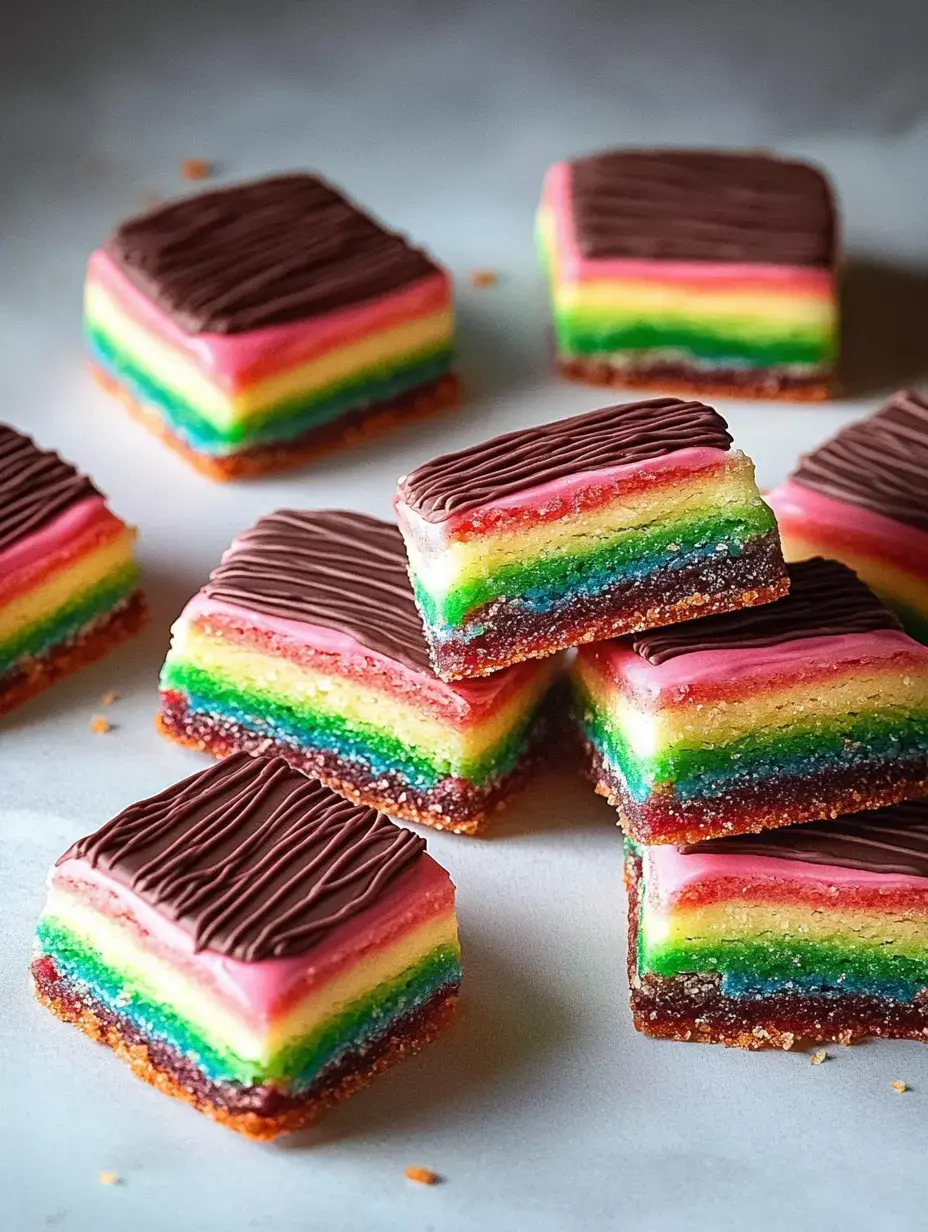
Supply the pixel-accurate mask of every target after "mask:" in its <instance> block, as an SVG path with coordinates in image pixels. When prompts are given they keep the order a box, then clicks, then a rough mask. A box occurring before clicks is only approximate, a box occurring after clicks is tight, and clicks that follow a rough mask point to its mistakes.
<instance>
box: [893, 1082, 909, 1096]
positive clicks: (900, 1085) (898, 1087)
mask: <svg viewBox="0 0 928 1232" xmlns="http://www.w3.org/2000/svg"><path fill="white" fill-rule="evenodd" d="M889 1085H890V1086H891V1087H892V1089H893V1090H894V1091H898V1092H899V1093H900V1094H901V1093H902V1092H903V1091H907V1090H908V1089H909V1088H908V1087H907V1086H906V1084H905V1083H904V1082H891V1083H890V1084H889Z"/></svg>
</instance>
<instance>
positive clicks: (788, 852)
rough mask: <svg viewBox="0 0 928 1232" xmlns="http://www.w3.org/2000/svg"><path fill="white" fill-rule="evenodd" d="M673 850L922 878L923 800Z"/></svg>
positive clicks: (927, 825)
mask: <svg viewBox="0 0 928 1232" xmlns="http://www.w3.org/2000/svg"><path fill="white" fill-rule="evenodd" d="M677 850H678V851H681V852H682V853H683V854H684V855H715V854H718V855H744V856H772V857H773V858H774V859H777V860H804V861H805V862H806V863H807V864H830V865H832V866H833V867H837V868H856V869H860V870H861V871H862V872H869V873H901V874H904V875H906V876H910V877H928V801H926V800H909V801H907V802H906V803H904V804H891V805H889V806H888V807H886V808H882V809H874V810H873V811H872V812H869V813H853V814H851V815H850V816H845V817H837V818H835V820H834V821H818V822H811V823H806V824H803V825H801V826H781V827H780V828H779V829H776V830H767V831H765V832H764V833H763V834H738V835H732V836H731V837H729V838H713V839H707V840H706V841H705V842H702V843H690V844H687V845H685V846H682V847H678V848H677Z"/></svg>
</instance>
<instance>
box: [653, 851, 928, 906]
mask: <svg viewBox="0 0 928 1232" xmlns="http://www.w3.org/2000/svg"><path fill="white" fill-rule="evenodd" d="M645 859H646V860H647V869H648V872H647V883H648V896H649V901H650V902H653V903H654V904H655V905H656V906H658V907H663V908H665V909H669V908H672V907H673V906H674V904H675V903H676V901H677V900H678V899H679V898H680V896H681V895H682V894H684V893H685V892H686V891H687V890H689V889H691V888H692V887H694V886H698V885H702V884H705V883H706V882H707V881H713V880H716V879H726V880H728V879H731V880H739V881H742V882H744V883H745V884H746V883H747V882H750V881H753V882H757V881H778V882H783V881H792V882H798V883H801V884H807V885H818V886H820V885H822V884H823V883H824V884H827V885H828V886H834V887H835V888H836V889H838V890H870V891H877V892H880V891H884V892H885V891H887V890H915V891H917V892H920V893H921V894H923V895H924V896H925V899H926V902H928V880H926V879H925V878H924V877H912V876H907V875H905V874H903V873H873V872H868V871H867V870H866V869H854V868H840V867H839V866H837V865H833V864H807V863H806V862H805V861H804V860H777V859H775V858H773V857H772V856H746V855H730V856H726V855H721V854H718V853H714V852H713V853H711V854H710V853H706V854H704V855H683V853H682V852H680V851H678V850H677V849H676V847H674V846H672V845H670V844H665V845H662V846H659V847H648V848H647V849H646V851H645Z"/></svg>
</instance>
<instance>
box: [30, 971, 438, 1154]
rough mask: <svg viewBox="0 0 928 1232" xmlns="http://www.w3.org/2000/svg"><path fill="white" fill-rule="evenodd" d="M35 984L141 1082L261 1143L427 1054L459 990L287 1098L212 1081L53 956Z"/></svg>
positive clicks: (51, 1005)
mask: <svg viewBox="0 0 928 1232" xmlns="http://www.w3.org/2000/svg"><path fill="white" fill-rule="evenodd" d="M32 978H33V982H34V987H35V994H36V997H37V999H38V1000H39V1001H40V1002H41V1003H42V1004H43V1005H44V1006H45V1007H46V1008H47V1009H49V1010H51V1012H52V1013H53V1014H55V1015H56V1016H57V1017H58V1018H60V1019H61V1020H62V1021H63V1022H67V1023H71V1024H73V1025H74V1026H76V1027H79V1028H80V1030H81V1031H83V1032H84V1034H85V1035H88V1036H89V1037H90V1038H91V1039H92V1040H95V1041H96V1042H97V1043H100V1044H105V1045H106V1046H107V1047H109V1048H112V1050H113V1051H114V1052H115V1053H116V1055H117V1056H118V1057H119V1058H120V1060H121V1061H124V1062H125V1063H126V1064H127V1065H128V1066H129V1067H130V1069H131V1070H132V1072H133V1073H134V1074H135V1075H136V1077H138V1078H141V1079H142V1080H143V1081H144V1082H147V1083H150V1084H151V1085H152V1086H154V1087H156V1088H157V1089H158V1090H159V1091H161V1092H162V1093H163V1094H165V1095H171V1096H173V1097H174V1098H175V1099H180V1100H183V1101H184V1102H185V1103H188V1104H190V1105H191V1106H192V1107H194V1108H196V1109H197V1111H198V1112H202V1113H204V1114H205V1115H206V1116H208V1117H210V1118H212V1119H213V1120H214V1121H218V1122H219V1123H220V1124H221V1125H225V1126H226V1127H227V1128H229V1129H234V1130H236V1131H237V1132H238V1133H241V1134H244V1135H245V1137H247V1138H252V1139H255V1140H257V1141H270V1140H271V1139H273V1138H276V1137H278V1136H279V1135H280V1134H284V1133H290V1132H292V1131H293V1130H297V1129H302V1128H303V1127H304V1126H307V1125H310V1124H312V1123H313V1122H314V1121H315V1120H316V1119H317V1118H318V1117H319V1116H320V1114H321V1113H323V1112H324V1111H325V1110H326V1109H327V1108H329V1107H331V1106H332V1105H333V1104H336V1103H339V1102H340V1101H341V1100H343V1099H345V1098H347V1097H348V1096H349V1095H352V1094H354V1092H355V1091H358V1090H360V1089H361V1088H362V1087H365V1086H367V1085H368V1083H369V1082H371V1081H372V1080H373V1079H374V1078H375V1077H376V1076H377V1075H378V1074H380V1073H382V1072H383V1071H384V1070H386V1069H389V1068H390V1067H391V1066H393V1065H395V1064H396V1063H397V1062H399V1061H402V1060H403V1059H405V1058H406V1057H409V1056H412V1055H413V1054H415V1053H416V1052H418V1051H419V1050H420V1049H421V1048H424V1047H425V1045H426V1044H429V1043H431V1041H432V1040H433V1039H434V1038H435V1037H436V1036H437V1035H438V1034H439V1033H440V1032H441V1031H442V1030H443V1029H444V1028H445V1027H446V1026H448V1025H449V1024H450V1022H451V1019H452V1016H453V1013H454V1008H455V1004H456V1002H457V988H444V989H441V990H440V991H439V992H438V993H437V994H436V995H435V996H434V997H433V998H432V1000H431V1001H430V1002H429V1003H428V1004H427V1005H424V1006H421V1007H420V1008H419V1009H417V1010H415V1011H414V1012H413V1013H411V1014H407V1015H406V1017H404V1018H402V1019H400V1020H399V1021H397V1022H395V1023H394V1024H393V1026H392V1027H391V1029H390V1031H389V1033H388V1034H387V1035H385V1036H383V1037H381V1038H380V1039H378V1040H376V1041H374V1042H373V1043H372V1044H370V1045H367V1046H365V1048H364V1050H363V1051H361V1052H355V1053H351V1054H349V1055H348V1056H346V1057H343V1058H342V1060H341V1061H339V1062H338V1064H336V1065H333V1066H330V1067H329V1068H328V1069H327V1070H326V1071H325V1073H324V1074H323V1076H322V1077H321V1078H320V1080H319V1081H318V1082H316V1083H315V1084H314V1085H313V1086H312V1087H310V1088H309V1089H308V1090H306V1091H305V1092H302V1093H301V1094H299V1095H289V1094H287V1093H286V1092H285V1091H281V1090H280V1089H278V1088H276V1087H274V1086H271V1085H263V1086H255V1087H242V1086H240V1085H238V1084H235V1083H215V1082H211V1081H210V1080H209V1079H208V1078H207V1077H206V1076H205V1075H204V1074H203V1073H202V1072H201V1071H200V1070H199V1069H197V1067H196V1066H195V1065H194V1063H193V1062H192V1061H191V1060H190V1059H189V1058H188V1057H186V1056H183V1055H181V1054H180V1053H178V1052H175V1050H174V1049H172V1048H169V1047H168V1046H167V1045H165V1044H163V1043H159V1042H158V1041H155V1040H148V1039H147V1038H146V1037H145V1036H144V1035H143V1034H142V1033H141V1032H140V1031H139V1030H138V1028H137V1027H135V1026H134V1025H133V1024H131V1023H129V1022H127V1021H126V1020H124V1019H121V1018H119V1017H117V1016H116V1015H115V1014H114V1013H112V1011H111V1010H109V1009H108V1008H106V1007H105V1006H103V1005H100V1004H99V1003H98V1002H95V1001H91V1000H89V999H88V998H87V997H85V996H84V995H83V993H80V992H78V991H77V990H75V989H74V987H73V986H72V985H71V984H70V983H69V981H68V980H67V979H66V978H64V977H63V976H61V975H60V974H59V972H58V971H57V969H56V967H55V964H54V963H53V962H52V960H51V959H50V958H48V957H43V958H39V959H36V961H35V962H34V963H33V964H32Z"/></svg>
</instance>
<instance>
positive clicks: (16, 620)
mask: <svg viewBox="0 0 928 1232" xmlns="http://www.w3.org/2000/svg"><path fill="white" fill-rule="evenodd" d="M135 536H136V532H135V530H134V529H133V528H132V527H128V526H127V527H124V529H123V530H122V532H121V533H120V534H119V535H117V536H116V537H115V538H113V539H109V540H107V541H106V542H105V543H104V544H102V545H101V546H100V547H99V548H95V549H94V550H92V551H90V552H87V553H86V554H85V555H83V556H80V557H79V558H78V559H77V560H76V561H74V563H73V564H70V565H66V566H65V567H64V568H62V569H59V570H57V572H55V573H53V574H51V575H50V576H49V577H47V578H45V579H44V581H41V582H40V583H39V584H38V585H37V586H35V587H33V589H32V590H27V591H26V592H25V593H24V594H21V595H17V597H16V598H15V599H11V600H10V602H9V603H6V604H4V605H3V606H2V607H0V645H2V644H3V643H4V642H6V641H7V640H10V639H12V638H13V637H14V636H15V635H16V634H18V633H20V632H22V631H23V630H25V629H30V628H32V626H33V625H35V624H38V623H39V621H42V620H48V618H49V617H50V616H52V615H54V613H55V612H57V611H59V610H60V609H61V608H63V607H65V606H66V605H67V604H68V603H70V602H71V600H72V599H75V598H76V597H77V596H78V595H82V594H84V593H85V592H86V591H88V590H91V589H93V587H94V586H96V585H98V584H99V583H100V582H102V581H103V580H104V578H106V577H108V576H109V575H110V574H111V573H114V572H115V571H116V570H117V569H120V568H122V567H124V566H127V565H129V564H131V562H132V545H133V544H134V543H135Z"/></svg>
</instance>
